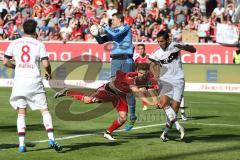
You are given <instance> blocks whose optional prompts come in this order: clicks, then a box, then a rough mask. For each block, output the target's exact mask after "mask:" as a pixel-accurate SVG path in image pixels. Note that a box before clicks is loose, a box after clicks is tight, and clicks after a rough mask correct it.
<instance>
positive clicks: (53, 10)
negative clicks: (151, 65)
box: [0, 0, 240, 43]
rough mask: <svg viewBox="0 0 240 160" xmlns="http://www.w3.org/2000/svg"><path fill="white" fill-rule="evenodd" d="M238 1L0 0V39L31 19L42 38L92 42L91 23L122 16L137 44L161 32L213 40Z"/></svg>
mask: <svg viewBox="0 0 240 160" xmlns="http://www.w3.org/2000/svg"><path fill="white" fill-rule="evenodd" d="M237 4H238V2H237V0H235V1H234V0H218V1H217V0H207V1H206V0H155V1H153V0H145V1H144V0H138V1H137V0H124V1H122V0H43V1H41V0H0V15H1V16H0V40H14V39H17V38H19V37H21V36H22V35H23V32H22V24H23V22H24V21H25V20H26V19H29V18H34V19H35V20H36V21H37V22H38V35H37V36H38V39H39V40H42V41H49V40H51V41H64V42H66V41H95V39H94V38H93V37H92V35H91V34H90V33H89V26H90V25H92V24H93V23H100V24H104V23H108V22H109V20H110V19H111V16H112V14H113V13H115V12H122V13H123V14H124V15H125V23H128V24H129V25H131V26H132V34H133V39H134V41H135V42H154V41H155V40H156V34H157V32H159V31H160V30H165V29H167V30H169V32H170V34H171V36H172V37H173V39H175V40H183V39H187V41H188V42H203V43H208V42H215V39H216V38H215V36H216V24H217V22H218V23H224V24H231V25H238V27H239V26H240V25H239V24H233V23H232V16H233V14H234V10H235V9H236V8H237Z"/></svg>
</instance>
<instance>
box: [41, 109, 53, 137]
mask: <svg viewBox="0 0 240 160" xmlns="http://www.w3.org/2000/svg"><path fill="white" fill-rule="evenodd" d="M42 117H43V124H44V126H45V129H46V131H47V132H48V138H49V139H50V140H54V135H53V124H52V116H51V114H50V113H49V111H45V112H43V113H42Z"/></svg>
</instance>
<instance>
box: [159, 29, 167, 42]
mask: <svg viewBox="0 0 240 160" xmlns="http://www.w3.org/2000/svg"><path fill="white" fill-rule="evenodd" d="M157 37H163V38H164V39H165V40H168V39H169V34H168V32H167V31H160V32H158V34H157Z"/></svg>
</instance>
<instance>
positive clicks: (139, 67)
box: [135, 63, 150, 71]
mask: <svg viewBox="0 0 240 160" xmlns="http://www.w3.org/2000/svg"><path fill="white" fill-rule="evenodd" d="M149 68H150V65H149V64H148V63H135V70H144V71H148V70H149Z"/></svg>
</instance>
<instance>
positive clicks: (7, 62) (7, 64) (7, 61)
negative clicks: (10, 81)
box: [2, 55, 16, 69]
mask: <svg viewBox="0 0 240 160" xmlns="http://www.w3.org/2000/svg"><path fill="white" fill-rule="evenodd" d="M10 59H11V58H10V57H7V56H6V55H5V56H4V59H3V62H2V63H3V65H4V66H5V67H8V68H12V69H15V67H16V65H15V64H13V63H12V62H11V61H10Z"/></svg>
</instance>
